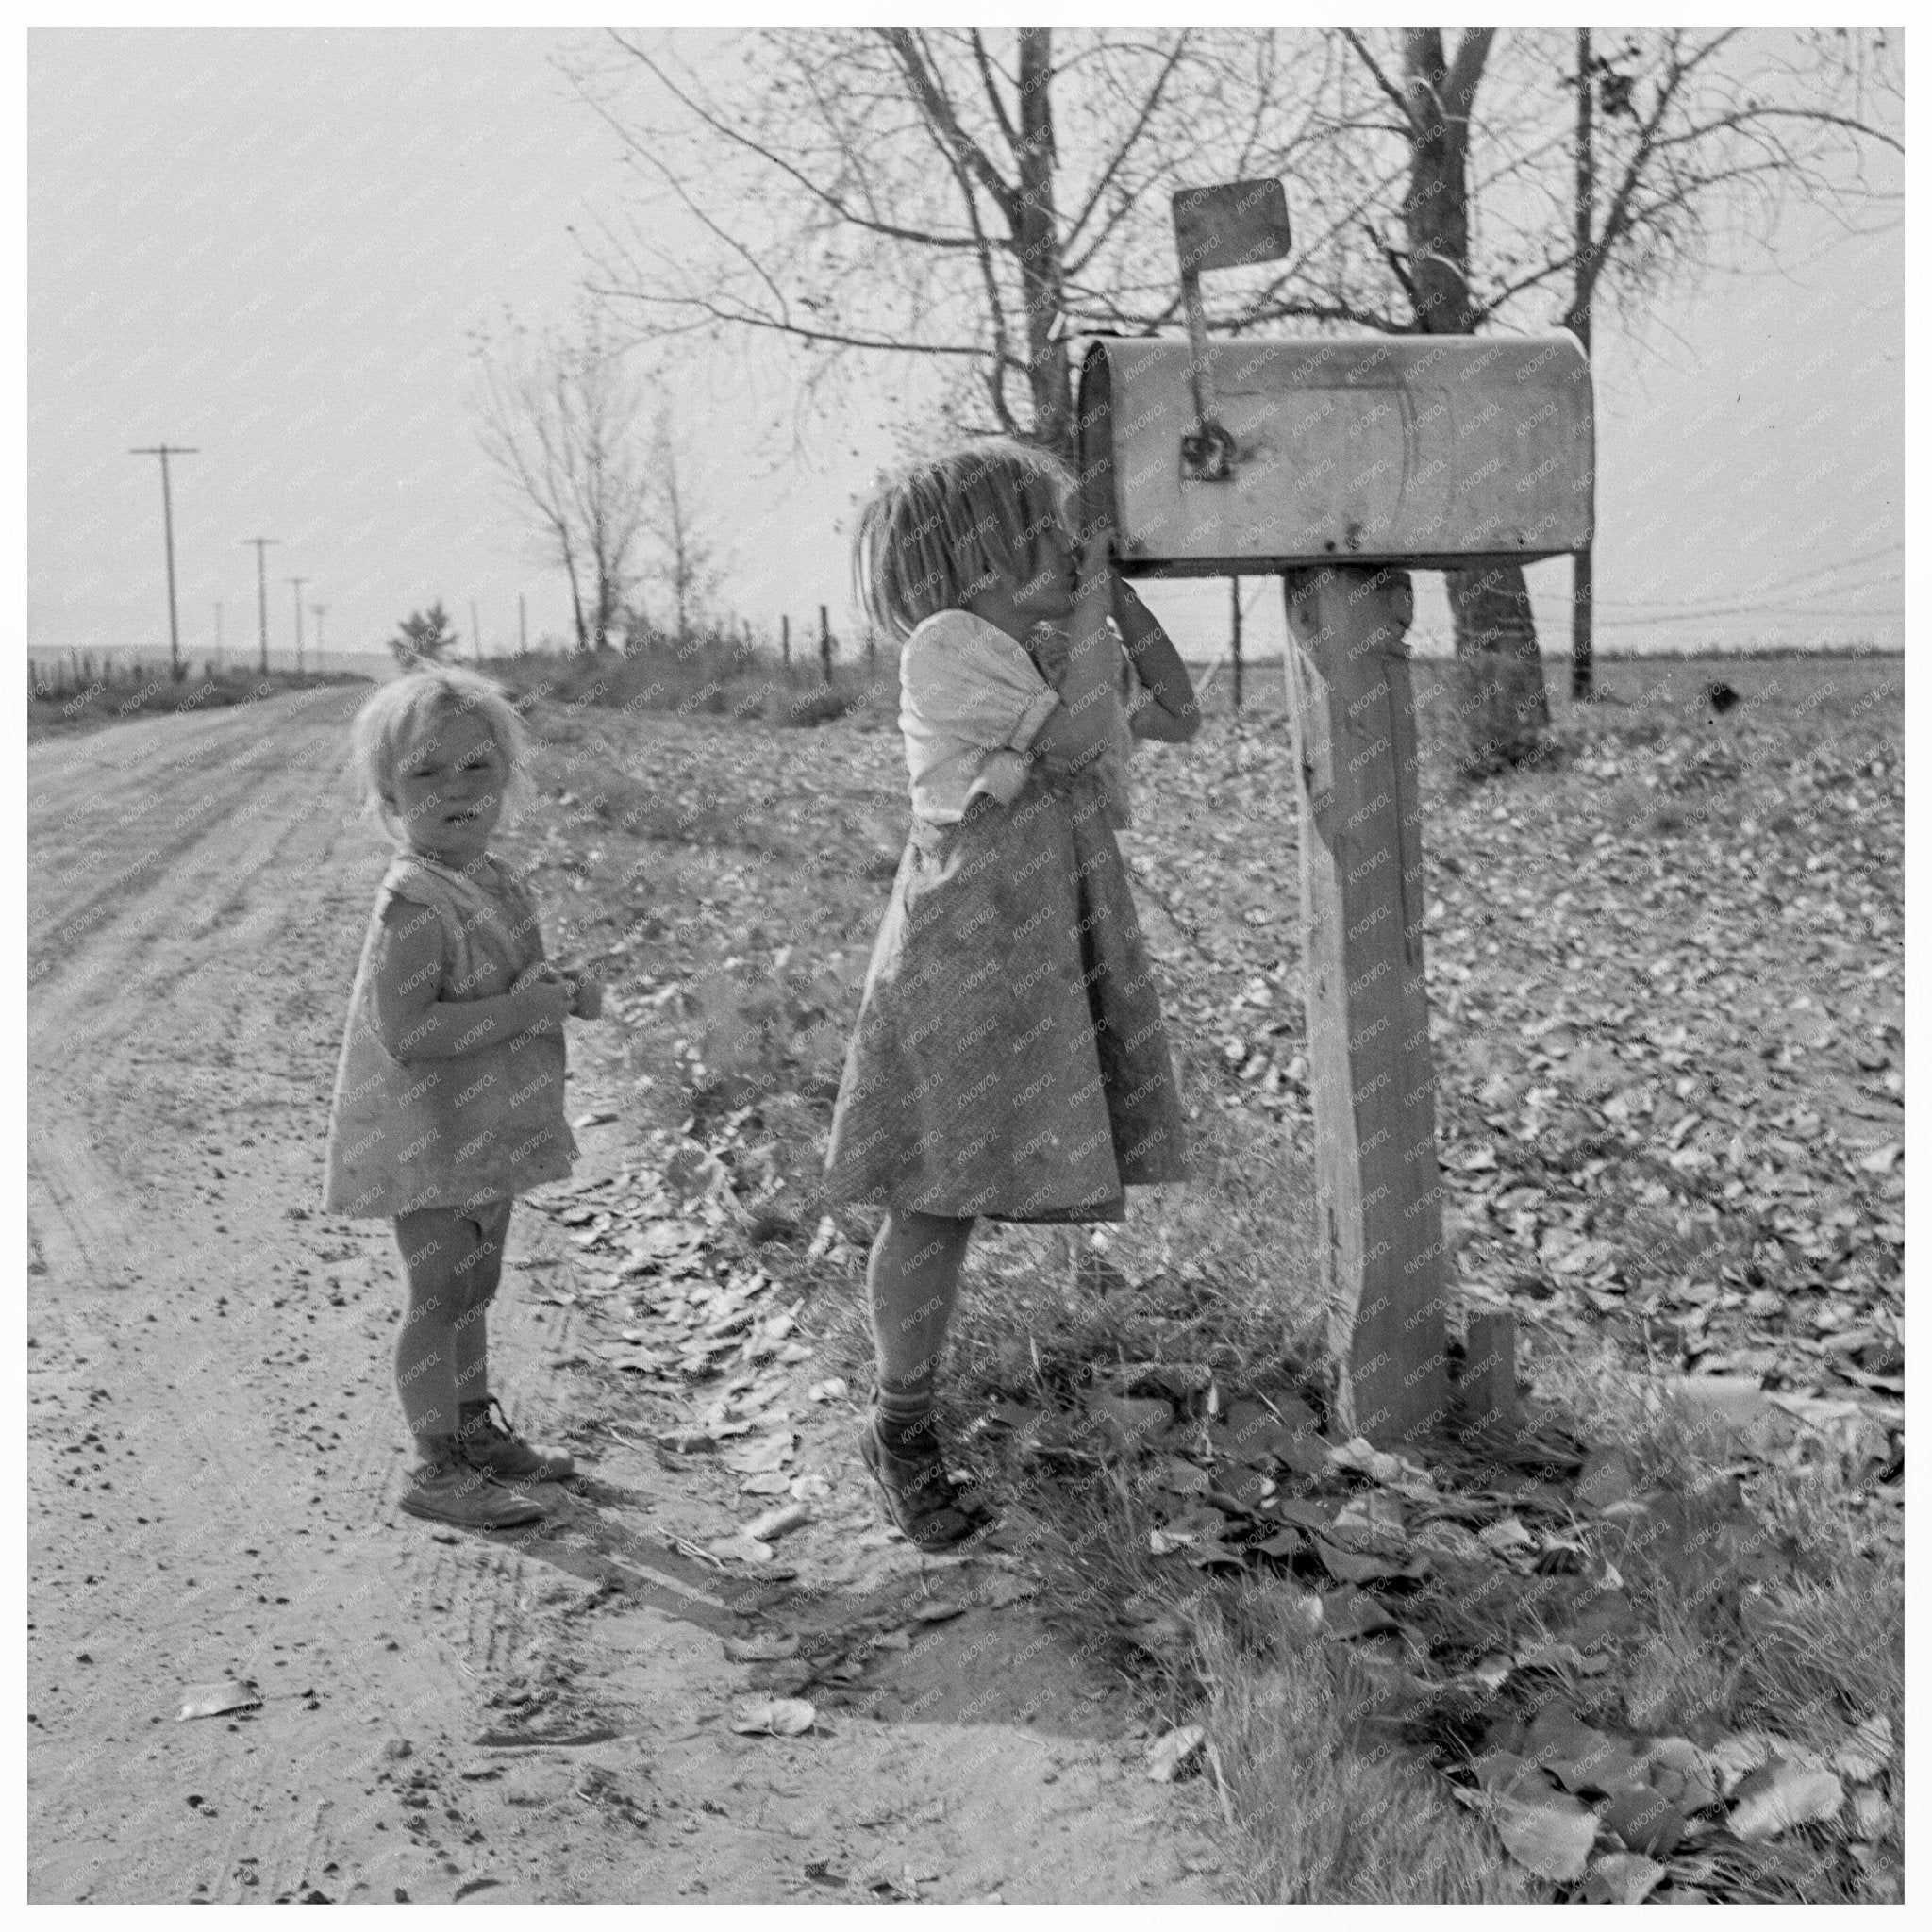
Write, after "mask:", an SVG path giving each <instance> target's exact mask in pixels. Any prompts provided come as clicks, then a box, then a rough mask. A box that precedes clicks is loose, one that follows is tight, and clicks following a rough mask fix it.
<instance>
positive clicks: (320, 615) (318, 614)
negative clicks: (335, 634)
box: [308, 604, 328, 672]
mask: <svg viewBox="0 0 1932 1932" xmlns="http://www.w3.org/2000/svg"><path fill="white" fill-rule="evenodd" d="M308 608H309V609H311V610H312V611H314V612H315V668H316V670H317V671H318V672H320V671H321V669H322V620H323V619H324V618H325V617H326V616H327V615H328V606H327V605H326V604H311V605H310V606H309V607H308Z"/></svg>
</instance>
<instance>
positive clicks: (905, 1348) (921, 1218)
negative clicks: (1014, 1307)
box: [865, 1210, 973, 1407]
mask: <svg viewBox="0 0 1932 1932" xmlns="http://www.w3.org/2000/svg"><path fill="white" fill-rule="evenodd" d="M972 1234H973V1224H972V1222H970V1221H955V1220H952V1219H949V1218H947V1217H945V1216H942V1215H937V1214H912V1213H906V1212H901V1211H898V1210H894V1211H893V1212H891V1213H889V1214H888V1215H887V1216H886V1218H885V1221H884V1222H883V1224H881V1225H880V1228H879V1231H878V1236H877V1239H876V1240H874V1242H873V1244H872V1257H871V1259H870V1261H869V1262H868V1263H867V1266H866V1271H865V1279H866V1287H867V1290H868V1291H869V1292H870V1295H871V1300H872V1333H873V1346H874V1350H875V1352H876V1355H877V1358H878V1378H879V1387H880V1389H881V1390H882V1391H886V1392H888V1393H900V1392H902V1391H903V1392H904V1393H906V1394H908V1395H919V1394H923V1395H924V1398H925V1406H928V1407H929V1406H930V1403H931V1396H932V1385H933V1378H934V1376H935V1375H936V1374H937V1373H938V1370H939V1362H940V1355H941V1351H942V1350H943V1349H944V1347H945V1342H946V1329H947V1327H948V1326H949V1325H950V1324H951V1322H952V1319H953V1304H954V1302H955V1301H956V1300H957V1299H958V1292H959V1274H960V1271H961V1269H962V1268H963V1267H964V1266H965V1262H966V1244H967V1242H968V1241H969V1240H970V1239H971V1238H972Z"/></svg>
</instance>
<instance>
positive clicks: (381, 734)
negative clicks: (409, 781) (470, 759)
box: [351, 664, 531, 823]
mask: <svg viewBox="0 0 1932 1932" xmlns="http://www.w3.org/2000/svg"><path fill="white" fill-rule="evenodd" d="M471 712H475V715H476V716H477V717H478V718H480V719H481V720H482V721H483V723H484V724H487V725H488V726H489V727H490V735H491V738H493V739H494V740H495V741H496V748H497V750H498V751H499V752H501V753H502V754H503V762H504V766H505V768H506V771H507V772H508V782H507V783H506V784H505V786H504V809H505V812H506V814H507V815H508V816H512V817H513V816H514V815H515V813H516V812H518V811H520V810H521V809H522V808H523V807H524V806H525V804H526V803H527V802H528V799H529V796H530V791H531V787H530V777H529V770H528V766H529V756H530V738H529V733H528V732H527V731H526V730H525V726H524V721H523V720H522V719H521V718H520V717H519V716H518V715H517V713H516V710H515V708H514V707H513V706H512V705H511V704H510V702H509V700H508V698H507V697H506V696H505V695H504V694H503V691H502V690H501V689H500V688H499V687H498V686H496V685H494V684H492V683H491V681H490V680H489V679H488V678H487V677H479V676H478V675H476V673H475V672H474V671H464V670H462V669H460V668H459V667H458V666H457V665H455V664H425V665H423V666H422V667H421V668H420V669H419V670H415V671H408V672H405V673H404V674H403V675H402V676H401V677H398V678H394V679H391V682H390V683H388V684H385V685H382V686H381V687H379V688H378V689H377V690H376V691H375V694H374V695H373V696H372V697H371V698H370V699H369V701H368V702H367V703H366V704H365V705H364V706H363V707H362V708H361V709H360V710H359V711H358V712H357V713H356V724H355V727H354V733H353V737H352V740H351V742H352V745H353V751H352V762H353V765H354V768H355V773H356V778H357V783H358V788H359V790H360V791H361V794H362V805H363V808H364V809H365V810H368V811H374V812H375V813H376V814H377V815H378V816H381V817H383V818H384V820H385V823H387V822H388V821H387V811H386V809H385V808H387V807H388V806H389V805H390V804H391V802H392V799H391V793H392V792H393V791H394V787H395V777H396V768H397V766H398V764H399V763H400V761H401V759H402V758H403V756H404V754H405V753H406V752H407V751H408V749H409V748H410V746H411V745H412V744H414V743H415V742H416V741H417V738H418V735H419V734H420V733H421V732H423V731H424V730H425V729H426V728H428V727H429V726H431V725H433V724H436V723H437V722H438V721H439V720H440V719H443V718H460V717H465V716H467V715H468V714H470V713H471Z"/></svg>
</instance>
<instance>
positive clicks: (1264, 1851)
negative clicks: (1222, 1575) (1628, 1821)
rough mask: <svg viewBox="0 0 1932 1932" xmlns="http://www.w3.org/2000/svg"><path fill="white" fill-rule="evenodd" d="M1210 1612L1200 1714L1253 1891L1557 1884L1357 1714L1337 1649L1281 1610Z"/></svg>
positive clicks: (1316, 1898) (1317, 1895) (1462, 1899)
mask: <svg viewBox="0 0 1932 1932" xmlns="http://www.w3.org/2000/svg"><path fill="white" fill-rule="evenodd" d="M1218 1611H1219V1607H1218V1606H1215V1607H1213V1608H1211V1609H1210V1610H1209V1613H1208V1615H1207V1616H1205V1617H1204V1618H1203V1620H1202V1623H1201V1625H1200V1630H1199V1635H1198V1638H1197V1641H1196V1642H1197V1650H1196V1655H1197V1657H1198V1668H1199V1670H1200V1671H1201V1673H1202V1674H1203V1675H1204V1676H1205V1677H1206V1679H1207V1680H1208V1684H1209V1687H1210V1688H1209V1694H1208V1700H1207V1704H1206V1707H1205V1708H1204V1709H1203V1710H1202V1712H1201V1719H1202V1721H1203V1722H1204V1723H1205V1724H1207V1726H1208V1735H1209V1736H1210V1737H1211V1738H1212V1739H1213V1740H1215V1744H1216V1747H1217V1749H1218V1751H1219V1753H1220V1758H1221V1776H1222V1777H1223V1778H1224V1781H1225V1787H1226V1795H1227V1803H1228V1807H1229V1809H1230V1811H1231V1812H1232V1814H1233V1830H1232V1832H1231V1834H1230V1836H1231V1839H1232V1847H1231V1848H1232V1850H1233V1852H1234V1855H1235V1856H1236V1857H1237V1858H1238V1859H1239V1861H1240V1863H1241V1869H1242V1874H1243V1876H1244V1878H1245V1879H1246V1882H1247V1886H1248V1889H1249V1890H1250V1892H1251V1894H1252V1896H1253V1897H1255V1898H1256V1899H1257V1900H1259V1901H1262V1902H1264V1903H1267V1904H1271V1905H1312V1904H1324V1905H1333V1904H1348V1905H1393V1904H1420V1903H1426V1904H1444V1905H1474V1904H1524V1903H1529V1902H1531V1901H1538V1900H1548V1899H1550V1898H1552V1897H1554V1896H1555V1891H1554V1888H1552V1887H1551V1886H1549V1885H1547V1884H1545V1883H1544V1882H1543V1881H1542V1880H1541V1879H1538V1878H1537V1877H1535V1876H1534V1875H1533V1874H1531V1873H1529V1872H1527V1871H1525V1870H1524V1868H1523V1867H1522V1866H1520V1865H1516V1864H1514V1863H1512V1862H1511V1861H1510V1860H1509V1859H1508V1858H1507V1857H1506V1856H1505V1854H1504V1853H1503V1850H1502V1848H1501V1846H1500V1845H1499V1844H1498V1843H1497V1842H1496V1840H1494V1838H1493V1837H1491V1835H1489V1834H1488V1833H1486V1832H1484V1831H1482V1830H1481V1829H1480V1828H1478V1827H1476V1826H1474V1824H1473V1823H1472V1821H1471V1820H1470V1819H1469V1817H1468V1816H1467V1815H1466V1814H1464V1813H1463V1812H1462V1811H1461V1810H1460V1809H1459V1808H1458V1807H1457V1805H1456V1803H1455V1801H1454V1800H1453V1799H1452V1798H1451V1797H1450V1796H1449V1792H1448V1788H1447V1786H1446V1785H1445V1784H1444V1783H1443V1781H1442V1779H1441V1777H1440V1776H1439V1775H1438V1774H1436V1773H1435V1771H1434V1770H1433V1769H1431V1768H1430V1766H1429V1765H1428V1764H1427V1763H1426V1762H1424V1761H1422V1760H1421V1759H1420V1758H1419V1757H1417V1756H1416V1755H1415V1754H1414V1753H1413V1752H1411V1751H1410V1750H1409V1749H1408V1748H1407V1747H1406V1746H1404V1745H1402V1744H1401V1743H1400V1742H1399V1741H1397V1740H1394V1739H1393V1738H1391V1737H1388V1736H1383V1737H1376V1736H1374V1735H1372V1734H1371V1733H1370V1731H1369V1730H1368V1729H1367V1728H1366V1726H1365V1725H1364V1724H1362V1723H1360V1722H1352V1721H1351V1719H1350V1716H1349V1712H1350V1711H1351V1709H1353V1708H1356V1707H1358V1706H1359V1704H1360V1702H1361V1698H1360V1695H1359V1692H1358V1691H1357V1689H1356V1687H1355V1686H1354V1685H1353V1684H1352V1683H1351V1681H1350V1670H1349V1660H1348V1658H1347V1656H1346V1653H1345V1652H1342V1651H1341V1649H1340V1647H1339V1646H1336V1645H1332V1644H1325V1643H1324V1641H1323V1640H1322V1639H1320V1638H1319V1637H1317V1638H1312V1639H1310V1638H1307V1637H1305V1636H1303V1635H1302V1634H1301V1632H1300V1627H1299V1626H1298V1625H1297V1624H1295V1623H1294V1622H1293V1621H1292V1620H1291V1617H1290V1616H1289V1615H1288V1614H1287V1613H1286V1610H1285V1607H1283V1608H1277V1609H1276V1611H1275V1614H1274V1634H1273V1637H1272V1641H1266V1640H1264V1641H1259V1642H1257V1631H1256V1628H1255V1625H1256V1623H1257V1612H1256V1611H1255V1610H1254V1609H1253V1608H1252V1607H1251V1608H1249V1609H1248V1610H1247V1611H1246V1613H1245V1618H1246V1624H1247V1627H1246V1628H1245V1629H1243V1630H1240V1631H1237V1630H1236V1629H1234V1628H1232V1627H1230V1624H1229V1621H1228V1620H1227V1619H1226V1617H1225V1613H1224V1612H1222V1613H1219V1614H1217V1612H1218Z"/></svg>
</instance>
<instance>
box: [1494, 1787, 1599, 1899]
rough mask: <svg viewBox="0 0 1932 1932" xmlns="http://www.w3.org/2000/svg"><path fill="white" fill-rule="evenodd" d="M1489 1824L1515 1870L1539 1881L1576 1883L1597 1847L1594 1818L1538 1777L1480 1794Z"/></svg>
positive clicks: (1573, 1800) (1585, 1809)
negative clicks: (1518, 1867) (1516, 1866)
mask: <svg viewBox="0 0 1932 1932" xmlns="http://www.w3.org/2000/svg"><path fill="white" fill-rule="evenodd" d="M1485 1807H1486V1808H1487V1810H1488V1812H1489V1816H1490V1819H1491V1823H1492V1824H1494V1825H1495V1827H1496V1830H1497V1833H1498V1835H1499V1836H1500V1837H1501V1838H1502V1840H1503V1843H1504V1845H1505V1846H1506V1847H1507V1850H1508V1852H1509V1856H1510V1857H1512V1858H1514V1859H1515V1860H1516V1861H1517V1863H1518V1864H1520V1865H1524V1866H1526V1867H1527V1868H1528V1869H1529V1870H1530V1871H1532V1872H1534V1873H1535V1874H1537V1876H1538V1877H1540V1878H1550V1879H1556V1880H1557V1881H1567V1880H1569V1879H1573V1878H1581V1877H1582V1876H1583V1874H1584V1871H1585V1869H1586V1868H1587V1867H1588V1865H1589V1863H1590V1852H1591V1846H1592V1845H1593V1844H1595V1843H1596V1813H1595V1812H1594V1811H1592V1810H1591V1808H1590V1807H1588V1806H1587V1805H1584V1804H1582V1803H1581V1802H1580V1801H1579V1800H1577V1799H1575V1798H1573V1797H1572V1796H1571V1795H1570V1793H1569V1792H1568V1791H1559V1790H1557V1789H1556V1787H1555V1786H1554V1785H1552V1784H1551V1783H1550V1781H1549V1780H1548V1779H1547V1778H1546V1777H1545V1776H1544V1775H1543V1774H1542V1773H1541V1772H1539V1771H1525V1772H1524V1773H1522V1774H1519V1775H1518V1776H1516V1777H1515V1778H1513V1779H1511V1780H1510V1782H1509V1783H1508V1784H1507V1786H1505V1787H1504V1788H1503V1789H1502V1790H1492V1791H1489V1792H1487V1793H1486V1794H1485Z"/></svg>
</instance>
